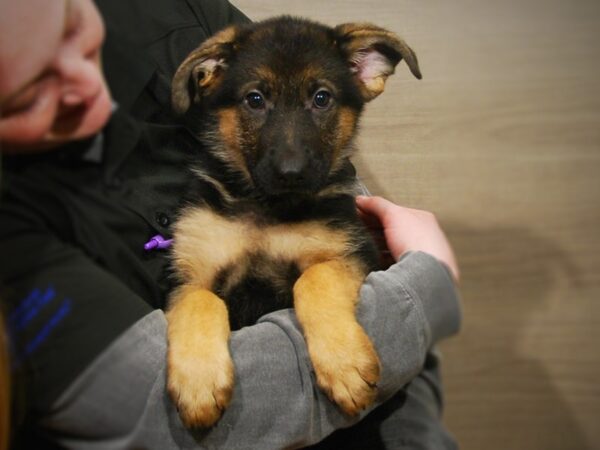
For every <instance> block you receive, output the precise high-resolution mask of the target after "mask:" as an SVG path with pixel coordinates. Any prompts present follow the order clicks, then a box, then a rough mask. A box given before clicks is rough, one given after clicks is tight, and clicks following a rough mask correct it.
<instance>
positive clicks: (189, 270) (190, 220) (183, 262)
mask: <svg viewBox="0 0 600 450" xmlns="http://www.w3.org/2000/svg"><path fill="white" fill-rule="evenodd" d="M174 237H175V244H174V248H173V260H174V265H175V268H176V270H177V271H178V273H179V275H180V276H181V277H182V278H183V281H185V282H186V283H193V284H196V285H198V286H199V287H203V288H206V289H212V288H214V285H215V283H217V282H219V283H223V280H222V275H223V272H224V271H227V272H228V273H230V274H231V275H230V276H231V277H234V278H239V277H241V276H243V274H244V273H246V272H253V273H256V272H261V271H263V272H264V273H265V276H268V275H274V273H273V272H276V271H277V270H276V269H277V267H281V268H282V270H284V271H287V270H288V268H289V266H290V265H295V266H296V268H297V270H298V271H299V272H300V273H301V272H302V271H303V270H305V269H306V268H307V267H309V266H310V265H312V264H315V263H317V262H321V261H326V260H329V259H332V258H336V257H340V256H344V255H346V254H348V253H349V251H350V248H351V237H350V236H349V234H348V233H347V232H346V231H345V230H339V229H335V230H334V229H333V228H331V227H330V226H328V225H327V224H325V223H323V222H322V221H318V220H312V221H311V220H309V221H304V222H294V223H277V224H265V223H262V222H261V221H260V220H258V219H256V218H253V217H252V216H251V215H247V216H241V217H225V216H223V215H220V214H218V213H216V212H214V211H212V210H211V209H208V208H190V209H188V210H187V211H185V212H184V214H183V215H182V217H181V218H180V219H179V220H178V221H177V224H176V226H175V233H174ZM220 277H221V278H220Z"/></svg>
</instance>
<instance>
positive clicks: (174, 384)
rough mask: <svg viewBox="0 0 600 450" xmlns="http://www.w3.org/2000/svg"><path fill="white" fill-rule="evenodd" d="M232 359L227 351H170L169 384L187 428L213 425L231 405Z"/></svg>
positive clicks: (172, 396)
mask: <svg viewBox="0 0 600 450" xmlns="http://www.w3.org/2000/svg"><path fill="white" fill-rule="evenodd" d="M233 385H234V375H233V362H232V361H231V357H230V356H229V352H228V350H227V348H226V347H225V349H224V351H223V350H220V351H210V352H207V351H206V349H204V351H197V352H193V353H188V354H182V353H180V352H178V351H176V350H174V351H173V350H171V349H170V351H169V366H168V381H167V387H168V390H169V394H170V395H171V398H172V399H173V402H174V403H175V404H176V405H177V408H178V410H179V416H180V417H181V420H182V421H183V423H184V425H186V426H187V427H210V426H212V425H213V424H214V423H215V422H216V421H217V420H219V418H220V417H221V415H222V414H223V411H224V410H225V408H226V407H227V406H228V405H229V401H230V400H231V395H232V392H233Z"/></svg>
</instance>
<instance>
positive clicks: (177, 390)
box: [167, 17, 421, 426]
mask: <svg viewBox="0 0 600 450" xmlns="http://www.w3.org/2000/svg"><path fill="white" fill-rule="evenodd" d="M402 59H404V60H405V61H406V63H407V64H408V67H409V68H410V70H411V72H412V73H413V75H414V76H415V77H417V78H419V79H420V78H421V74H420V71H419V66H418V63H417V58H416V56H415V54H414V52H413V51H412V50H411V49H410V48H409V47H408V46H407V45H406V44H405V43H404V42H403V41H402V40H401V39H400V38H398V37H397V36H396V35H395V34H393V33H391V32H389V31H386V30H384V29H382V28H379V27H376V26H374V25H370V24H364V23H362V24H344V25H340V26H338V27H335V28H330V27H327V26H323V25H320V24H317V23H313V22H310V21H307V20H302V19H297V18H291V17H280V18H275V19H271V20H267V21H264V22H260V23H255V24H250V25H244V26H233V27H230V28H227V29H225V30H223V31H221V32H219V33H218V34H216V35H215V36H213V37H212V38H210V39H208V40H207V41H205V42H204V43H203V44H202V45H200V47H198V48H197V49H196V50H194V51H193V52H192V53H191V54H190V55H189V56H188V57H187V58H186V59H185V61H184V62H183V63H182V64H181V66H180V67H179V69H178V70H177V73H176V74H175V76H174V79H173V90H172V100H173V107H174V109H175V111H176V112H177V113H180V114H182V115H184V117H185V119H186V121H187V123H188V125H189V127H191V129H192V130H194V131H195V133H196V134H197V137H198V139H199V141H200V143H201V144H203V145H204V146H205V147H206V150H207V151H203V152H199V153H203V155H202V156H198V158H199V160H201V165H200V164H196V165H195V167H194V168H193V171H194V173H195V175H196V177H195V179H196V184H197V190H196V191H195V192H196V194H197V195H196V198H195V199H194V200H193V201H192V202H191V203H190V204H189V205H188V206H187V207H184V208H183V210H182V213H181V215H180V217H179V218H178V220H177V223H176V225H175V232H174V238H175V239H174V247H173V262H174V268H175V271H176V273H177V275H178V277H179V280H180V282H181V285H180V286H179V288H178V289H176V291H175V292H174V293H173V295H172V297H171V299H170V304H169V309H168V312H167V319H168V324H169V327H168V339H169V350H168V389H169V392H170V394H171V396H172V398H173V400H174V402H175V403H176V404H177V406H178V408H179V412H180V415H181V417H182V420H183V421H184V423H185V424H186V425H188V426H210V425H212V424H213V423H215V422H216V421H217V420H218V419H219V417H220V415H221V413H222V411H223V409H224V408H225V407H226V406H227V404H228V403H229V400H230V398H231V395H232V390H233V385H234V368H233V364H232V360H231V357H230V354H229V350H228V338H229V335H230V330H231V328H232V327H233V328H237V327H241V326H243V325H248V324H252V323H254V322H255V321H256V320H257V319H258V318H259V317H260V316H261V315H263V314H265V313H267V312H270V311H273V310H276V309H281V308H287V307H291V306H294V307H295V310H296V314H297V317H298V321H299V323H300V324H301V326H302V329H303V332H304V336H305V338H306V342H307V346H308V351H309V355H310V358H311V361H312V364H313V367H314V371H315V374H316V379H317V382H318V384H319V386H320V387H321V388H322V389H323V390H324V391H325V392H326V393H327V394H328V396H329V397H330V398H331V399H332V400H333V401H334V402H335V403H337V405H339V407H340V408H341V409H342V410H343V411H344V412H345V413H347V414H350V415H354V414H357V413H358V412H359V411H360V410H361V409H364V408H365V407H366V406H368V405H369V404H370V403H372V402H373V401H374V399H375V396H376V386H377V381H378V379H379V371H380V363H379V360H378V357H377V353H376V352H375V349H374V348H373V345H372V344H371V342H370V340H369V338H368V337H367V335H366V333H365V332H364V330H363V329H362V328H361V326H360V325H359V324H358V322H357V320H356V317H355V314H354V310H355V305H356V302H357V298H358V292H359V288H360V286H361V284H362V282H363V280H364V278H365V276H366V274H367V273H369V271H371V270H374V269H376V268H378V261H379V256H378V252H377V249H376V247H375V245H374V243H373V242H372V240H371V237H370V234H369V233H368V232H367V231H366V229H365V228H364V226H363V224H362V223H361V220H360V219H359V217H358V215H357V213H356V208H355V204H354V196H355V195H356V193H357V189H356V188H357V181H356V177H355V173H354V169H353V168H352V166H351V164H350V162H349V160H348V158H349V156H350V155H351V153H352V151H353V140H354V137H355V135H356V131H357V125H358V120H359V115H360V113H361V111H362V109H363V106H364V104H365V103H366V102H368V101H370V100H372V99H373V98H375V97H377V96H378V95H379V94H380V93H381V92H382V91H383V88H384V84H385V81H386V78H387V77H388V76H389V75H391V74H392V73H393V72H394V68H395V66H396V65H397V64H398V63H399V62H400V60H402ZM282 382H285V380H282Z"/></svg>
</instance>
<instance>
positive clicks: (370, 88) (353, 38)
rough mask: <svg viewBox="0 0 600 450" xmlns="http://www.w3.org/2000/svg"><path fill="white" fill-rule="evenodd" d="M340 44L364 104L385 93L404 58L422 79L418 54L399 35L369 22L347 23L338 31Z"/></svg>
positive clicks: (336, 30)
mask: <svg viewBox="0 0 600 450" xmlns="http://www.w3.org/2000/svg"><path fill="white" fill-rule="evenodd" d="M335 33H336V35H337V38H336V39H337V45H338V47H339V49H340V50H341V51H342V53H343V54H344V56H345V57H346V59H347V60H348V63H349V64H350V66H351V69H352V71H353V72H355V73H356V76H357V78H358V80H359V82H360V83H359V85H360V88H361V92H362V95H363V98H364V100H365V101H369V100H372V99H374V98H375V97H377V96H378V95H379V94H381V93H382V92H383V88H384V86H385V80H386V79H387V77H388V76H390V75H391V74H393V73H394V69H395V67H396V65H397V64H398V63H399V62H400V60H402V59H404V61H406V64H408V67H409V68H410V71H411V72H412V74H413V75H414V76H415V77H416V78H418V79H419V80H420V79H421V71H420V70H419V63H418V62H417V55H415V52H413V51H412V49H411V48H410V47H409V46H408V45H406V43H405V42H404V41H403V40H402V39H400V38H399V37H398V36H397V35H396V34H394V33H392V32H390V31H387V30H384V29H383V28H380V27H378V26H376V25H372V24H370V23H345V24H342V25H338V26H337V27H336V28H335Z"/></svg>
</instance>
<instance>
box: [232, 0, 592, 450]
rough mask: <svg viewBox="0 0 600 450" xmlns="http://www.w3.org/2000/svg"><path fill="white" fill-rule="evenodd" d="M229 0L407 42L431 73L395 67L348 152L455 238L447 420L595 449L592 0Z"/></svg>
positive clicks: (559, 446)
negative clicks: (460, 310) (456, 330)
mask: <svg viewBox="0 0 600 450" xmlns="http://www.w3.org/2000/svg"><path fill="white" fill-rule="evenodd" d="M233 1H234V3H235V4H236V5H238V7H239V8H240V9H241V10H243V11H244V12H245V13H246V14H247V15H249V16H250V17H251V18H252V19H256V20H257V19H261V18H264V17H268V16H271V15H277V14H283V13H286V14H297V15H302V16H307V17H310V18H313V19H316V20H320V21H323V22H325V23H328V24H332V25H333V24H337V23H341V22H345V21H371V22H374V23H377V24H379V25H382V26H385V27H387V28H389V29H392V30H394V31H396V32H398V33H400V34H401V35H402V36H403V37H404V38H405V39H406V41H407V42H408V43H409V45H411V46H412V47H413V48H414V49H415V50H416V52H417V54H418V56H419V61H420V63H421V68H422V71H423V75H424V79H423V80H422V81H416V80H415V79H413V78H412V76H411V75H410V73H409V72H408V70H407V68H406V67H402V66H400V67H398V70H397V72H396V75H395V76H394V77H392V78H391V79H390V81H389V82H388V86H387V89H386V92H384V94H382V96H381V97H379V98H378V99H376V100H375V101H374V102H373V103H372V104H371V105H369V107H368V109H367V112H366V115H365V117H364V120H363V131H362V134H361V137H360V140H359V142H360V148H361V153H360V155H359V156H358V157H357V158H356V163H357V165H358V167H359V170H360V173H361V175H362V177H363V178H364V180H365V182H366V183H367V185H368V186H369V187H370V188H371V189H372V191H373V192H375V193H378V194H382V195H384V196H386V197H389V198H391V199H393V200H395V201H396V202H399V203H401V204H404V205H408V206H413V207H418V208H423V209H429V210H432V211H434V212H435V213H436V214H437V215H438V217H439V219H440V221H441V222H442V224H443V226H444V228H445V229H446V231H447V233H448V235H449V237H450V239H451V241H452V243H453V245H454V247H455V249H456V251H457V254H458V258H459V261H460V264H461V268H462V275H463V281H462V285H461V291H462V295H463V301H464V316H465V320H464V328H463V331H462V332H461V334H460V335H459V336H458V337H456V338H453V339H450V340H449V341H447V342H445V343H444V344H443V346H442V350H443V352H444V356H445V360H444V374H445V383H446V397H447V409H446V414H445V419H446V422H447V424H448V427H449V428H450V430H451V431H452V432H453V433H454V434H455V435H456V436H457V438H458V440H459V441H460V443H461V447H462V448H463V449H465V450H481V449H486V450H495V449H498V450H506V449H508V448H510V449H524V450H533V449H540V450H552V449H556V450H570V449H572V450H584V449H598V448H600V427H598V425H597V424H598V421H599V420H600V387H599V386H600V384H599V383H598V379H600V351H599V350H598V348H597V347H598V344H600V57H599V56H600V2H597V1H594V0H574V1H570V2H565V1H557V0H548V1H542V0H520V1H517V0H507V1H505V2H493V1H491V0H487V1H474V0H457V1H455V2H444V1H441V0H433V1H431V2H417V1H412V0H401V1H399V0H381V1H379V2H367V1H364V0H363V1H357V0H330V1H328V2H323V1H317V0H304V1H301V2H300V1H295V2H290V1H282V0H261V1H260V2H257V1H250V0H233ZM402 64H403V63H402Z"/></svg>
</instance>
